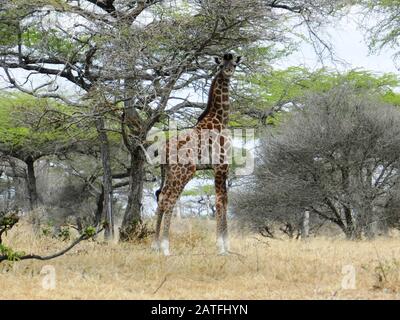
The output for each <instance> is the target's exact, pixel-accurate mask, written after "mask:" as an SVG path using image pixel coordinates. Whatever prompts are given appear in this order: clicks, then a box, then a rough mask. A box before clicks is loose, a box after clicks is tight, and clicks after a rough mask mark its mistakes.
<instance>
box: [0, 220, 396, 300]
mask: <svg viewBox="0 0 400 320" xmlns="http://www.w3.org/2000/svg"><path fill="white" fill-rule="evenodd" d="M29 230H30V228H29V227H28V226H26V225H23V224H21V225H19V226H17V227H16V228H15V230H12V232H10V233H9V234H8V235H7V237H6V243H7V244H9V245H11V246H12V247H13V248H14V249H19V250H24V251H26V252H27V253H29V252H33V253H42V254H47V253H52V252H54V251H55V249H57V248H63V247H65V246H66V243H65V242H62V241H60V240H56V239H53V238H50V237H40V238H38V237H34V236H33V235H32V233H31V232H30V231H29ZM214 238H215V235H214V222H213V221H208V220H195V219H182V220H180V221H178V220H175V221H174V224H173V227H172V239H171V249H172V253H173V256H170V257H163V256H161V255H159V254H158V253H155V252H153V251H151V250H150V244H149V243H142V244H120V243H111V244H110V243H109V244H106V243H101V242H95V241H87V242H82V243H80V244H79V245H78V246H77V247H75V248H74V249H73V250H72V251H70V252H68V253H67V254H65V255H64V256H62V257H59V258H56V259H54V260H50V261H33V260H27V261H19V262H15V263H9V262H6V263H4V262H3V263H1V264H0V299H398V298H400V245H399V244H400V238H399V237H398V236H393V237H390V238H381V239H376V240H373V241H359V242H351V241H346V240H343V239H339V238H333V239H332V238H314V239H311V240H310V241H307V242H304V241H299V240H270V239H266V238H263V237H261V236H256V235H248V234H247V235H241V234H240V233H238V232H232V233H231V250H232V251H233V252H234V253H232V254H230V255H228V256H217V255H216V248H215V241H214ZM149 241H150V240H149ZM49 265H50V266H51V267H50V269H52V267H54V271H55V276H56V278H55V279H56V282H55V284H56V286H55V288H54V289H45V288H46V283H47V282H46V279H47V278H46V277H47V275H46V270H49V267H45V266H49ZM43 267H45V268H43ZM353 270H355V289H351V287H352V284H351V281H352V280H351V279H353V278H352V271H353ZM348 280H349V281H350V282H349V281H348ZM43 284H44V286H43ZM343 284H344V287H345V288H343ZM346 284H347V285H346ZM346 287H350V288H347V289H346Z"/></svg>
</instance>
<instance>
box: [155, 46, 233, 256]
mask: <svg viewBox="0 0 400 320" xmlns="http://www.w3.org/2000/svg"><path fill="white" fill-rule="evenodd" d="M240 60H241V57H240V56H238V57H236V59H234V57H233V55H232V54H230V53H226V54H224V56H223V59H222V61H221V60H220V59H219V58H215V62H216V63H217V64H218V71H217V73H216V75H215V77H214V79H213V81H212V83H211V88H210V90H209V95H208V103H207V107H206V109H205V110H204V111H203V113H202V114H201V115H200V117H199V118H198V121H197V123H196V125H195V126H194V128H192V129H191V130H190V131H189V132H188V133H187V134H186V135H184V136H183V139H182V137H180V138H179V140H177V141H173V142H171V140H169V141H167V143H166V149H165V152H166V155H167V157H166V164H164V165H162V166H161V171H162V182H161V188H160V189H159V190H157V192H156V196H157V204H158V206H157V211H156V215H157V220H156V230H155V239H154V242H153V245H152V247H153V248H154V249H156V250H159V249H160V248H161V250H162V252H163V254H164V255H165V256H168V255H169V254H170V251H169V229H170V224H171V218H172V210H173V208H174V206H175V203H176V202H177V200H178V198H179V196H180V194H181V193H182V191H183V189H184V187H185V185H186V184H187V183H188V182H189V181H190V180H191V179H192V177H193V176H194V174H195V172H196V170H198V169H213V171H214V178H215V181H214V184H215V192H216V222H217V248H218V252H219V254H227V253H228V250H229V246H228V225H227V218H226V210H227V202H228V196H227V185H226V184H227V177H228V170H229V164H228V163H227V162H226V161H224V160H226V156H227V150H228V148H229V147H230V145H229V139H228V138H227V137H226V136H224V134H223V132H224V130H227V124H228V117H229V81H230V79H231V77H232V75H233V73H234V71H235V68H236V66H237V65H238V64H239V63H240ZM210 131H211V132H213V133H216V137H217V138H216V139H215V136H214V139H213V140H211V138H210V137H209V135H207V134H209V133H210ZM204 133H206V134H204ZM204 140H205V141H207V144H206V146H204V145H201V146H199V141H203V142H204ZM210 143H211V145H210ZM200 148H203V149H202V151H206V152H205V153H206V157H208V158H207V159H208V160H209V159H210V156H209V155H208V152H209V151H210V149H211V148H214V149H213V150H215V148H217V151H218V152H217V156H215V154H214V156H215V157H214V160H213V161H212V162H211V165H210V164H205V165H204V164H202V163H203V162H201V163H200V164H198V163H197V162H196V161H195V160H196V159H197V160H199V158H198V152H199V149H200ZM207 151H208V152H207ZM211 152H212V151H211ZM179 155H184V156H185V157H186V160H187V161H172V159H176V158H177V157H179ZM203 156H204V152H203V153H202V157H203ZM185 157H184V158H185ZM196 157H197V158H196ZM215 158H216V159H215ZM202 159H203V158H202ZM203 160H204V159H203ZM215 160H216V161H215ZM205 162H206V163H207V160H205ZM162 222H163V229H162V232H161V238H160V231H161V223H162Z"/></svg>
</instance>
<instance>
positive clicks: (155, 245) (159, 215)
mask: <svg viewBox="0 0 400 320" xmlns="http://www.w3.org/2000/svg"><path fill="white" fill-rule="evenodd" d="M156 215H157V221H156V231H155V235H154V240H153V243H152V244H151V248H152V249H153V250H155V251H159V250H160V229H161V221H162V218H163V211H162V210H161V209H160V206H158V208H157V213H156Z"/></svg>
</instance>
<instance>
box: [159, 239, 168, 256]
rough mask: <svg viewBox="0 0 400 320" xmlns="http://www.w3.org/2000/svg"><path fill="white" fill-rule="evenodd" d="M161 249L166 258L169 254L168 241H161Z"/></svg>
mask: <svg viewBox="0 0 400 320" xmlns="http://www.w3.org/2000/svg"><path fill="white" fill-rule="evenodd" d="M161 249H162V252H163V254H164V256H166V257H168V256H169V255H170V252H169V241H168V240H162V241H161Z"/></svg>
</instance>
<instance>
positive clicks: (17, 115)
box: [0, 94, 93, 210]
mask: <svg viewBox="0 0 400 320" xmlns="http://www.w3.org/2000/svg"><path fill="white" fill-rule="evenodd" d="M0 103H1V109H0V127H1V128H0V153H1V155H2V162H7V163H8V164H9V167H11V169H12V170H8V173H9V174H11V176H14V177H23V178H24V179H25V180H26V182H27V191H28V192H27V194H28V200H29V208H30V209H31V210H33V209H35V208H36V207H37V206H38V204H39V203H40V199H39V197H38V193H37V185H36V173H35V162H36V161H37V160H39V159H41V158H43V157H46V156H49V155H56V156H57V155H58V156H61V155H66V154H68V153H71V152H74V151H75V152H76V151H82V152H83V149H84V148H83V144H86V143H87V142H88V141H89V140H90V139H91V135H90V132H83V131H79V130H77V128H76V127H75V126H71V127H70V128H69V129H66V127H65V126H64V124H65V123H66V117H67V116H68V112H71V110H70V109H68V108H67V107H66V106H63V105H61V104H57V103H55V102H54V101H48V100H45V99H36V98H32V97H31V96H28V95H25V94H3V95H2V96H1V97H0ZM92 138H93V137H92ZM16 159H18V160H19V162H22V163H24V164H25V168H22V170H18V168H17V167H18V166H19V165H18V163H16V162H17V161H16Z"/></svg>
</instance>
